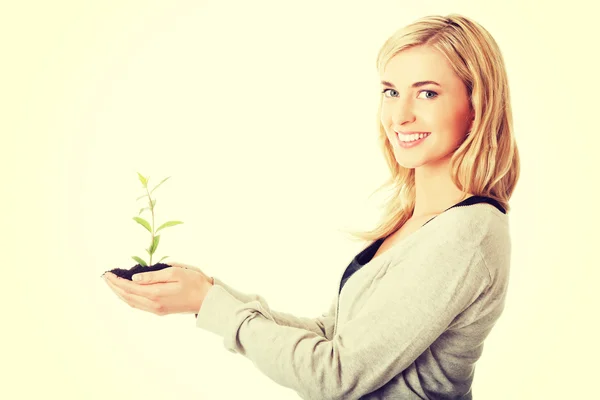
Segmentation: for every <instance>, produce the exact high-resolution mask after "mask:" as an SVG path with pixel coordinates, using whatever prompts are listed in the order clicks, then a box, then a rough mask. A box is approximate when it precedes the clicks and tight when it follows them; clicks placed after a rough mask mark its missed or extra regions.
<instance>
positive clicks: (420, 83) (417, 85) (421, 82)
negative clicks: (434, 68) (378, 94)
mask: <svg viewBox="0 0 600 400" xmlns="http://www.w3.org/2000/svg"><path fill="white" fill-rule="evenodd" d="M381 84H382V85H385V86H389V87H391V88H394V89H396V86H394V84H393V83H391V82H388V81H381ZM425 85H437V86H439V87H442V85H440V84H439V83H437V82H435V81H419V82H415V83H413V84H412V85H411V87H412V88H417V87H420V86H425Z"/></svg>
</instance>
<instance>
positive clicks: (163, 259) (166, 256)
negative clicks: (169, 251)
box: [158, 256, 169, 262]
mask: <svg viewBox="0 0 600 400" xmlns="http://www.w3.org/2000/svg"><path fill="white" fill-rule="evenodd" d="M167 257H169V256H164V257H163V258H161V259H160V260H158V262H161V261H162V260H164V259H165V258H167Z"/></svg>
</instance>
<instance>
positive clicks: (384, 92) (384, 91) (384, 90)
mask: <svg viewBox="0 0 600 400" xmlns="http://www.w3.org/2000/svg"><path fill="white" fill-rule="evenodd" d="M388 90H394V89H383V91H382V92H381V93H383V95H384V96H385V97H389V96H386V93H387V91H388ZM394 92H396V91H395V90H394ZM396 93H398V92H396Z"/></svg>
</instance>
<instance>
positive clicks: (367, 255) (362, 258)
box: [340, 196, 506, 293]
mask: <svg viewBox="0 0 600 400" xmlns="http://www.w3.org/2000/svg"><path fill="white" fill-rule="evenodd" d="M478 203H488V204H491V205H493V206H494V207H496V208H497V209H498V210H500V211H501V212H502V213H503V214H506V210H505V209H504V207H502V206H501V205H500V203H499V202H498V201H497V200H495V199H492V198H491V197H487V196H471V197H469V198H467V199H465V200H463V201H461V202H460V203H456V204H455V205H453V206H452V207H449V208H447V209H446V210H444V212H446V211H448V210H449V209H451V208H454V207H463V206H470V205H472V204H478ZM434 218H435V217H433V218H431V219H430V220H429V221H427V222H425V223H424V224H423V225H422V226H425V225H427V224H428V223H429V222H430V221H431V220H432V219H434ZM386 238H387V236H386V237H382V238H379V239H377V240H375V241H374V242H373V243H371V244H370V245H369V247H367V248H366V249H364V250H363V251H361V252H360V253H358V254H357V255H356V257H354V259H352V261H351V262H350V264H349V265H348V267H346V271H345V272H344V275H343V276H342V282H341V284H340V293H341V292H342V288H343V287H344V285H345V284H346V281H347V280H348V279H349V278H350V277H351V276H352V274H354V273H355V272H356V271H358V270H359V269H361V268H362V267H363V266H364V265H365V264H367V263H368V262H369V261H371V260H372V259H373V257H374V256H375V253H377V250H379V247H381V245H382V244H383V241H384V240H385V239H386Z"/></svg>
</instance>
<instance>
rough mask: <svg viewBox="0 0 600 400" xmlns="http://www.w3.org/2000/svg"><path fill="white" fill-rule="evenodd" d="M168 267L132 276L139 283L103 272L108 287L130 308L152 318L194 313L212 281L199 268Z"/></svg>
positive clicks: (181, 265)
mask: <svg viewBox="0 0 600 400" xmlns="http://www.w3.org/2000/svg"><path fill="white" fill-rule="evenodd" d="M169 265H172V267H169V268H165V269H162V270H159V271H150V272H143V273H139V274H135V275H134V276H133V278H134V279H135V278H136V277H141V278H142V279H141V280H139V281H135V280H134V281H130V280H128V279H123V278H119V277H117V276H116V275H114V274H112V273H110V272H107V273H105V274H104V279H105V281H106V283H107V284H108V286H109V287H110V288H111V289H112V290H113V291H114V292H115V293H116V294H117V296H119V298H121V300H123V301H124V302H125V303H127V304H129V305H130V306H131V307H133V308H137V309H140V310H143V311H148V312H151V313H153V314H156V315H160V316H163V315H168V314H175V313H194V314H195V313H197V312H198V310H199V309H200V307H201V306H202V302H203V301H204V298H205V297H206V294H207V293H208V291H209V290H210V288H211V287H212V285H213V283H214V280H213V279H212V278H210V277H208V276H207V275H206V274H204V273H203V272H202V271H201V270H200V269H199V268H196V267H193V266H191V265H186V264H182V263H174V262H170V263H169Z"/></svg>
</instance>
